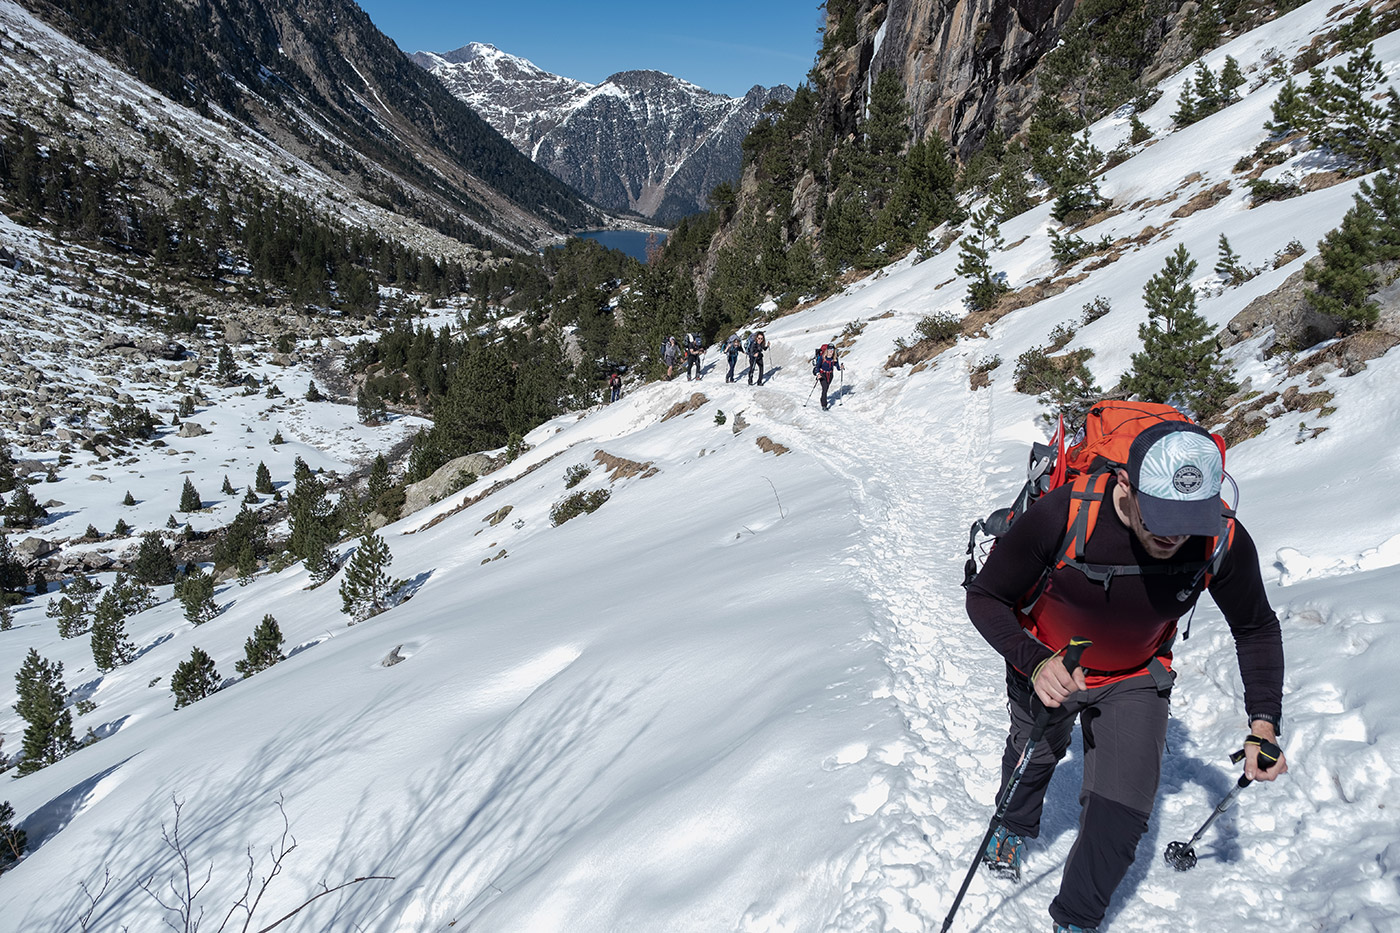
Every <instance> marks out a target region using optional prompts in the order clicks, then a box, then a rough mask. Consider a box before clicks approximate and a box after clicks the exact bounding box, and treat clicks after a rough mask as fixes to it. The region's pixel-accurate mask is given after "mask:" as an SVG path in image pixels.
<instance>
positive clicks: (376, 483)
mask: <svg viewBox="0 0 1400 933" xmlns="http://www.w3.org/2000/svg"><path fill="white" fill-rule="evenodd" d="M388 491H389V461H387V460H385V459H384V455H383V454H378V455H377V456H375V458H374V464H373V465H372V466H371V467H370V468H369V479H368V480H367V481H366V484H365V501H367V502H368V503H369V505H370V507H371V508H373V507H374V504H375V503H376V502H378V501H379V497H380V496H382V495H384V493H386V492H388Z"/></svg>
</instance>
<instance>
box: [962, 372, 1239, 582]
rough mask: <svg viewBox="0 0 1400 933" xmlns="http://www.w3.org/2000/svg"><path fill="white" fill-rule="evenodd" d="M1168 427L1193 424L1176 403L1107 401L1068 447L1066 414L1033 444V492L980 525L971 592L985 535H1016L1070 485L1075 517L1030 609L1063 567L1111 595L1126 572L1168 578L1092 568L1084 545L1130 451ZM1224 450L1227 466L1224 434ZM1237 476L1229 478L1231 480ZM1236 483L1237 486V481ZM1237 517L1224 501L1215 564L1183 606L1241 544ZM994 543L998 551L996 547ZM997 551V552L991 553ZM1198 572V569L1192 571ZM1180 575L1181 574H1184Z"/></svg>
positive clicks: (970, 564) (970, 551)
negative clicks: (1044, 440)
mask: <svg viewBox="0 0 1400 933" xmlns="http://www.w3.org/2000/svg"><path fill="white" fill-rule="evenodd" d="M1162 421H1186V422H1190V423H1194V422H1191V419H1190V418H1188V417H1186V415H1184V414H1182V413H1181V412H1179V411H1177V410H1176V409H1175V408H1173V407H1171V406H1170V405H1160V404H1157V403H1155V402H1127V401H1119V400H1113V399H1110V400H1107V401H1102V402H1099V403H1097V404H1095V405H1094V406H1093V407H1092V408H1090V409H1089V412H1088V414H1087V415H1085V418H1084V425H1083V428H1082V430H1081V432H1080V434H1079V436H1078V437H1076V439H1075V441H1074V442H1073V443H1072V444H1070V445H1069V446H1068V448H1067V447H1066V445H1065V422H1064V416H1063V415H1061V416H1060V420H1059V426H1058V428H1057V429H1056V431H1055V435H1054V437H1052V438H1051V442H1050V444H1040V443H1036V444H1032V445H1031V454H1030V464H1029V466H1028V467H1027V471H1026V472H1027V479H1026V484H1025V486H1023V487H1021V492H1020V493H1019V494H1018V495H1017V496H1016V500H1015V501H1014V502H1013V503H1012V504H1011V505H1010V506H1008V507H1007V508H1004V509H998V510H996V511H995V512H993V513H992V514H991V515H989V516H987V517H986V518H984V519H979V520H977V521H975V522H973V523H972V529H971V532H970V533H969V535H968V541H967V564H966V565H965V567H964V569H963V586H968V585H970V584H971V583H972V581H973V579H974V578H976V576H977V571H978V567H977V556H978V554H979V541H978V537H979V535H987V536H989V537H991V538H993V539H996V538H1000V537H1001V536H1002V535H1004V534H1006V532H1007V531H1008V530H1009V529H1010V527H1011V525H1012V523H1013V522H1014V521H1015V520H1016V518H1017V517H1018V516H1019V515H1021V514H1022V513H1023V512H1025V510H1026V509H1028V508H1030V507H1031V506H1032V505H1034V504H1035V502H1036V501H1037V500H1038V499H1040V497H1041V496H1043V495H1045V494H1046V493H1047V492H1050V491H1051V490H1052V489H1058V488H1059V487H1061V486H1064V485H1066V484H1069V485H1071V486H1072V487H1073V490H1074V491H1073V493H1072V495H1071V499H1070V507H1069V518H1068V520H1067V521H1066V522H1065V533H1064V537H1063V538H1062V539H1061V543H1060V548H1059V556H1058V558H1056V560H1055V561H1054V562H1053V563H1052V564H1050V565H1048V566H1047V567H1046V568H1045V570H1044V572H1043V573H1042V574H1041V576H1040V579H1039V581H1038V582H1037V583H1036V585H1035V586H1034V587H1033V588H1032V590H1031V591H1030V592H1029V593H1027V594H1026V597H1025V598H1024V599H1023V600H1022V601H1021V604H1022V608H1023V610H1029V608H1030V606H1031V605H1032V604H1034V603H1035V601H1036V599H1038V598H1039V597H1040V594H1041V592H1043V591H1044V589H1045V584H1046V583H1047V582H1049V579H1050V574H1052V573H1054V572H1055V571H1056V570H1058V569H1059V568H1061V567H1065V566H1071V567H1074V568H1076V569H1078V570H1080V571H1081V572H1082V573H1084V575H1085V576H1087V577H1088V578H1089V579H1091V580H1094V581H1096V582H1099V583H1102V584H1103V585H1104V588H1105V589H1107V588H1108V586H1109V584H1111V583H1112V581H1113V578H1114V577H1115V576H1118V575H1120V574H1141V573H1152V572H1154V571H1160V572H1168V571H1167V570H1166V568H1160V567H1155V566H1154V567H1145V568H1144V567H1139V566H1137V565H1134V564H1126V565H1120V564H1112V565H1099V564H1088V563H1085V562H1084V561H1083V560H1082V559H1081V555H1082V554H1083V552H1084V545H1085V543H1086V542H1088V540H1089V536H1090V535H1091V534H1093V532H1094V525H1095V523H1096V522H1097V521H1098V518H1099V510H1100V509H1101V508H1102V507H1103V504H1104V498H1105V495H1106V493H1107V491H1108V487H1109V479H1110V478H1111V477H1112V476H1113V472H1114V470H1116V469H1118V468H1120V467H1122V468H1125V469H1126V468H1127V464H1128V452H1129V450H1130V448H1131V447H1132V445H1133V440H1134V439H1136V438H1137V436H1138V435H1139V434H1140V433H1142V432H1143V430H1145V429H1146V428H1149V427H1151V426H1152V425H1154V424H1158V423H1159V422H1162ZM1211 437H1212V438H1214V439H1215V443H1216V445H1217V446H1218V447H1219V448H1220V457H1221V463H1222V464H1223V463H1224V459H1225V441H1224V439H1223V438H1221V437H1220V436H1219V435H1218V434H1212V435H1211ZM1228 475H1229V474H1226V476H1227V477H1228ZM1233 482H1234V480H1233V479H1232V480H1231V483H1233ZM1234 535H1235V523H1234V511H1233V510H1231V509H1229V508H1228V507H1226V506H1225V505H1224V503H1223V502H1222V503H1221V533H1220V534H1219V535H1217V536H1215V537H1214V538H1212V539H1211V542H1210V550H1209V553H1210V555H1211V556H1210V559H1209V560H1207V561H1205V562H1203V563H1201V564H1200V565H1199V567H1198V568H1197V570H1196V573H1195V575H1194V577H1193V578H1192V581H1191V585H1190V586H1188V587H1186V588H1185V589H1183V590H1182V591H1181V593H1179V594H1178V596H1177V598H1178V599H1180V600H1181V601H1182V602H1186V601H1187V600H1189V599H1190V598H1191V597H1192V596H1193V595H1194V594H1195V592H1196V590H1197V587H1199V586H1209V585H1210V579H1211V575H1212V574H1214V573H1215V572H1216V571H1217V570H1218V569H1219V568H1220V564H1221V562H1222V561H1223V560H1224V558H1225V553H1226V551H1228V549H1229V546H1230V542H1231V541H1232V540H1233V539H1234ZM995 543H996V542H995V540H993V542H992V544H991V546H995ZM988 550H990V547H988ZM1186 569H1191V568H1186ZM1172 572H1178V573H1179V572H1181V568H1179V567H1178V568H1176V569H1175V570H1174V571H1172Z"/></svg>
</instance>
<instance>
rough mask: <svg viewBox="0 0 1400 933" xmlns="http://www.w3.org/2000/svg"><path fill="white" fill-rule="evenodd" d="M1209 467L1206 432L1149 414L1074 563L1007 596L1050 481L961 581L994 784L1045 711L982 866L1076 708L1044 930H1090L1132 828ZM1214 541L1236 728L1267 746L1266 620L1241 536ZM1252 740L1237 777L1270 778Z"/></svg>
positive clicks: (1276, 703) (1066, 494)
mask: <svg viewBox="0 0 1400 933" xmlns="http://www.w3.org/2000/svg"><path fill="white" fill-rule="evenodd" d="M1223 474H1224V469H1223V463H1222V458H1221V455H1220V450H1219V448H1218V447H1217V446H1216V445H1215V442H1214V440H1213V439H1212V438H1211V436H1210V435H1209V434H1208V433H1207V432H1206V431H1204V430H1203V429H1201V428H1199V427H1197V426H1196V425H1194V424H1189V423H1187V422H1175V421H1173V422H1165V423H1162V424H1157V425H1153V426H1152V427H1150V428H1148V429H1146V430H1144V431H1143V432H1142V433H1141V434H1140V435H1138V437H1137V438H1136V439H1135V440H1134V441H1133V444H1132V447H1131V452H1130V454H1129V457H1128V465H1127V469H1121V468H1120V469H1118V470H1116V471H1115V474H1114V477H1113V481H1112V482H1110V483H1109V485H1108V488H1107V491H1106V492H1105V497H1104V501H1103V504H1102V507H1101V508H1100V509H1099V514H1098V519H1097V521H1096V523H1095V525H1094V529H1093V531H1092V533H1091V534H1090V536H1089V540H1088V541H1087V542H1085V543H1084V545H1083V547H1082V551H1083V554H1082V555H1080V556H1079V557H1078V561H1079V562H1080V567H1076V566H1073V565H1071V564H1065V565H1063V566H1058V569H1053V570H1052V571H1051V572H1050V574H1049V577H1048V580H1047V582H1046V586H1045V587H1044V589H1043V590H1042V591H1041V593H1040V596H1039V598H1038V599H1035V600H1034V602H1033V603H1032V604H1031V605H1030V606H1029V607H1027V606H1025V605H1023V603H1024V601H1025V600H1026V597H1027V596H1028V594H1030V593H1031V592H1032V591H1033V590H1034V589H1035V588H1036V587H1037V585H1038V583H1039V582H1040V581H1041V578H1042V575H1043V574H1044V573H1045V571H1046V568H1054V567H1056V566H1057V564H1058V563H1059V555H1060V549H1061V547H1062V545H1063V541H1064V539H1065V534H1066V526H1067V523H1068V521H1069V511H1070V501H1071V493H1072V491H1073V487H1072V486H1068V485H1067V486H1061V487H1059V488H1058V489H1055V490H1053V491H1052V492H1049V493H1047V494H1046V495H1045V496H1044V497H1042V498H1041V500H1040V501H1038V502H1037V503H1036V504H1035V505H1034V507H1032V508H1030V509H1029V510H1027V511H1026V512H1025V513H1024V514H1022V515H1021V516H1019V517H1018V518H1017V520H1016V522H1015V523H1014V524H1012V525H1011V527H1010V530H1009V531H1008V532H1007V533H1006V534H1005V535H1003V536H1002V537H1001V538H1000V540H999V541H998V543H997V546H996V547H995V548H993V549H992V552H991V554H990V555H988V558H987V562H986V566H985V567H984V568H983V570H982V571H981V572H980V573H979V574H978V575H977V577H976V578H975V579H974V580H973V582H972V583H971V585H970V586H969V587H968V592H967V612H968V615H969V616H970V617H971V618H972V622H973V624H974V625H975V626H976V627H977V630H978V631H979V632H981V634H982V636H983V637H984V638H986V640H987V642H988V643H989V644H990V645H991V646H992V647H993V648H995V649H996V651H997V652H998V653H999V654H1000V655H1001V656H1002V657H1003V658H1004V659H1005V660H1006V684H1007V694H1008V696H1009V698H1010V704H1009V707H1010V713H1011V730H1010V736H1009V737H1008V739H1007V743H1006V750H1005V753H1004V755H1003V757H1002V781H1003V785H1004V784H1005V782H1006V781H1007V779H1008V777H1009V776H1010V774H1011V772H1012V771H1013V770H1014V768H1015V766H1016V763H1017V761H1018V759H1019V757H1020V751H1021V750H1022V749H1023V748H1024V747H1025V744H1026V739H1027V736H1028V734H1029V732H1030V730H1031V728H1032V722H1033V719H1034V713H1033V711H1032V696H1034V697H1036V698H1037V699H1038V700H1039V702H1040V703H1041V704H1043V706H1044V707H1045V708H1046V709H1048V710H1049V712H1050V719H1049V724H1048V726H1047V728H1046V731H1045V735H1044V739H1043V741H1042V742H1041V743H1040V744H1038V745H1037V746H1036V747H1035V750H1034V753H1033V754H1032V756H1031V760H1030V762H1029V763H1028V765H1027V767H1026V770H1025V773H1024V776H1023V777H1022V778H1021V782H1020V784H1018V785H1017V787H1016V792H1015V793H1014V794H1013V795H1012V798H1011V801H1010V805H1009V809H1008V810H1007V813H1006V817H1005V819H1003V820H1002V821H1001V824H1000V826H999V827H998V829H997V830H996V834H995V835H994V836H993V837H992V840H991V842H990V843H989V844H988V846H987V851H986V852H985V853H984V854H983V858H984V860H986V861H987V862H988V863H989V864H992V865H993V866H994V867H998V868H1003V869H1010V870H1012V871H1013V872H1014V873H1016V874H1017V875H1019V869H1020V861H1021V854H1022V849H1023V841H1022V840H1023V837H1030V838H1034V837H1035V836H1036V835H1037V834H1038V833H1039V831H1040V816H1041V807H1042V804H1043V802H1044V799H1045V792H1046V788H1047V787H1048V786H1049V783H1050V777H1051V774H1052V773H1053V772H1054V770H1055V764H1056V762H1057V761H1059V759H1060V758H1062V757H1063V756H1064V754H1065V750H1066V748H1068V746H1069V742H1070V733H1071V731H1072V729H1073V726H1074V720H1075V718H1076V717H1078V718H1079V719H1080V724H1081V729H1082V731H1083V733H1084V748H1085V750H1084V770H1083V775H1084V777H1083V787H1082V789H1081V791H1080V795H1079V801H1080V807H1081V811H1080V817H1079V827H1080V828H1079V836H1078V838H1077V839H1076V840H1075V843H1074V847H1073V848H1072V849H1071V850H1070V854H1069V858H1068V860H1067V861H1066V863H1065V868H1064V877H1063V879H1062V881H1061V884H1060V892H1059V895H1058V896H1057V897H1056V898H1055V899H1054V900H1053V901H1052V902H1051V904H1050V916H1051V918H1052V919H1053V921H1054V924H1055V925H1054V930H1055V931H1083V933H1092V931H1093V930H1095V929H1096V928H1097V927H1098V925H1099V923H1101V922H1102V920H1103V917H1104V913H1105V912H1106V911H1107V909H1108V906H1109V901H1110V898H1111V897H1112V895H1113V892H1114V890H1115V889H1116V888H1117V887H1118V884H1119V882H1121V881H1122V880H1123V877H1124V875H1125V874H1126V873H1127V871H1128V868H1129V866H1130V865H1132V863H1133V859H1134V856H1135V851H1136V848H1137V844H1138V840H1139V839H1140V838H1141V837H1142V835H1143V833H1144V832H1145V831H1146V829H1147V824H1148V818H1149V817H1150V816H1151V813H1152V808H1153V804H1154V802H1155V799H1156V795H1157V781H1158V777H1159V774H1160V772H1161V766H1162V750H1163V747H1164V745H1165V742H1166V735H1167V708H1168V698H1169V695H1170V692H1171V686H1172V681H1173V679H1174V676H1175V675H1173V674H1172V673H1171V642H1172V640H1173V639H1174V638H1175V635H1176V627H1177V620H1178V619H1179V618H1180V617H1182V616H1184V615H1186V614H1187V613H1189V612H1190V611H1191V610H1192V608H1193V607H1194V605H1195V602H1196V600H1197V599H1198V598H1199V596H1200V593H1201V586H1202V584H1203V582H1204V578H1203V571H1204V569H1205V567H1206V564H1205V562H1206V561H1209V559H1210V557H1211V553H1210V549H1211V542H1212V540H1213V536H1216V535H1220V534H1221V531H1222V528H1223V527H1227V526H1224V525H1223V524H1222V517H1221V512H1222V508H1223V505H1222V503H1221V501H1220V486H1221V481H1222V476H1223ZM1148 529H1151V530H1150V531H1149V530H1148ZM1222 537H1226V538H1227V539H1228V538H1232V540H1230V541H1229V543H1228V550H1227V551H1225V554H1224V558H1223V562H1222V563H1220V565H1219V567H1218V570H1217V571H1216V572H1215V573H1214V574H1213V575H1212V576H1210V577H1209V583H1208V588H1209V590H1210V594H1211V596H1212V598H1213V599H1214V600H1215V602H1216V605H1218V606H1219V607H1220V610H1221V612H1222V613H1223V614H1224V616H1225V620H1226V622H1227V623H1228V624H1229V626H1230V631H1231V634H1232V635H1233V636H1234V640H1235V646H1236V653H1237V656H1238V659H1239V670H1240V680H1241V682H1242V684H1243V685H1244V706H1245V710H1246V713H1247V717H1246V721H1247V722H1248V724H1249V729H1250V732H1251V734H1252V735H1254V736H1258V737H1259V738H1261V739H1265V740H1267V741H1269V742H1274V741H1276V739H1277V737H1278V729H1279V716H1280V714H1281V712H1282V698H1283V640H1282V636H1281V633H1280V629H1279V623H1278V618H1277V617H1276V616H1275V615H1274V611H1273V610H1272V609H1271V608H1270V607H1269V603H1268V600H1267V598H1266V596H1265V593H1264V585H1263V581H1262V579H1261V577H1260V571H1259V555H1258V552H1257V551H1256V550H1255V545H1254V541H1253V540H1252V539H1251V538H1250V536H1249V533H1248V532H1247V531H1245V529H1244V526H1242V525H1240V524H1239V523H1238V522H1235V523H1234V527H1233V535H1222ZM1098 567H1112V568H1113V571H1114V572H1110V573H1109V574H1108V580H1107V582H1104V581H1103V580H1101V579H1100V580H1092V579H1090V578H1089V576H1088V575H1086V573H1085V569H1090V568H1098ZM1081 568H1084V569H1081ZM1072 637H1082V638H1087V639H1089V640H1090V641H1092V642H1093V644H1092V646H1091V647H1089V648H1088V650H1086V651H1085V652H1084V655H1083V658H1082V665H1083V666H1082V667H1079V668H1077V669H1076V670H1075V671H1074V673H1073V675H1071V674H1069V673H1068V672H1067V670H1066V668H1065V664H1064V661H1063V658H1062V653H1063V650H1064V648H1065V647H1066V646H1067V644H1068V642H1069V639H1070V638H1072ZM1259 748H1260V746H1259V744H1258V743H1253V744H1246V746H1245V749H1246V756H1247V757H1246V759H1245V776H1246V777H1249V778H1251V779H1254V780H1259V781H1272V780H1274V779H1275V778H1277V777H1278V776H1279V775H1280V774H1282V773H1283V772H1284V771H1286V770H1287V769H1288V764H1287V761H1286V760H1285V758H1284V757H1283V756H1282V755H1280V756H1279V758H1278V760H1277V761H1276V762H1275V763H1274V764H1273V765H1272V766H1271V767H1269V768H1268V769H1267V770H1265V769H1264V768H1263V767H1261V765H1260V761H1259Z"/></svg>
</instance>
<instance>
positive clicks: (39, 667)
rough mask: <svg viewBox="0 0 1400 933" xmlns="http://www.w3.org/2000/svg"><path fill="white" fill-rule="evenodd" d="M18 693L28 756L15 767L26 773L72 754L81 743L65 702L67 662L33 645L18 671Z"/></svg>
mask: <svg viewBox="0 0 1400 933" xmlns="http://www.w3.org/2000/svg"><path fill="white" fill-rule="evenodd" d="M15 694H16V696H17V697H18V701H17V702H16V703H15V706H14V710H15V712H16V713H18V714H19V716H20V718H21V719H23V720H24V721H25V723H26V725H25V729H24V739H23V740H22V742H21V746H20V747H21V748H22V749H23V751H24V758H23V760H21V761H20V763H19V766H18V767H17V768H16V769H15V770H16V771H17V772H18V774H19V775H20V776H21V777H23V776H24V775H26V774H32V773H34V772H35V771H38V770H39V769H40V768H43V767H46V766H48V765H51V764H53V763H54V762H56V761H58V760H60V759H62V758H64V757H65V756H67V755H69V754H71V753H72V752H73V751H74V750H75V749H76V748H77V747H78V743H77V742H76V741H75V740H74V739H73V713H72V711H71V710H69V709H67V708H66V707H65V706H64V700H65V697H67V695H68V690H67V688H65V687H64V685H63V662H61V661H59V662H49V661H46V660H44V659H43V658H41V657H39V652H37V651H35V650H34V649H33V648H30V649H29V655H28V656H27V657H26V658H25V659H24V665H23V666H22V667H20V669H19V673H17V674H16V675H15Z"/></svg>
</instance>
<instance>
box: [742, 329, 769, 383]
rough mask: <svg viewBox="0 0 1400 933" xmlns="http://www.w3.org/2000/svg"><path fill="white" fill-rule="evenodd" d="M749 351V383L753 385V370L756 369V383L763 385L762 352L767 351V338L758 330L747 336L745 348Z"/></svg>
mask: <svg viewBox="0 0 1400 933" xmlns="http://www.w3.org/2000/svg"><path fill="white" fill-rule="evenodd" d="M746 349H747V350H748V352H749V385H753V371H754V370H755V369H757V370H758V384H759V385H763V354H765V353H767V352H768V338H767V337H765V336H763V331H759V332H758V333H756V334H754V335H753V336H752V337H750V338H749V345H748V347H747V348H746Z"/></svg>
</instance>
